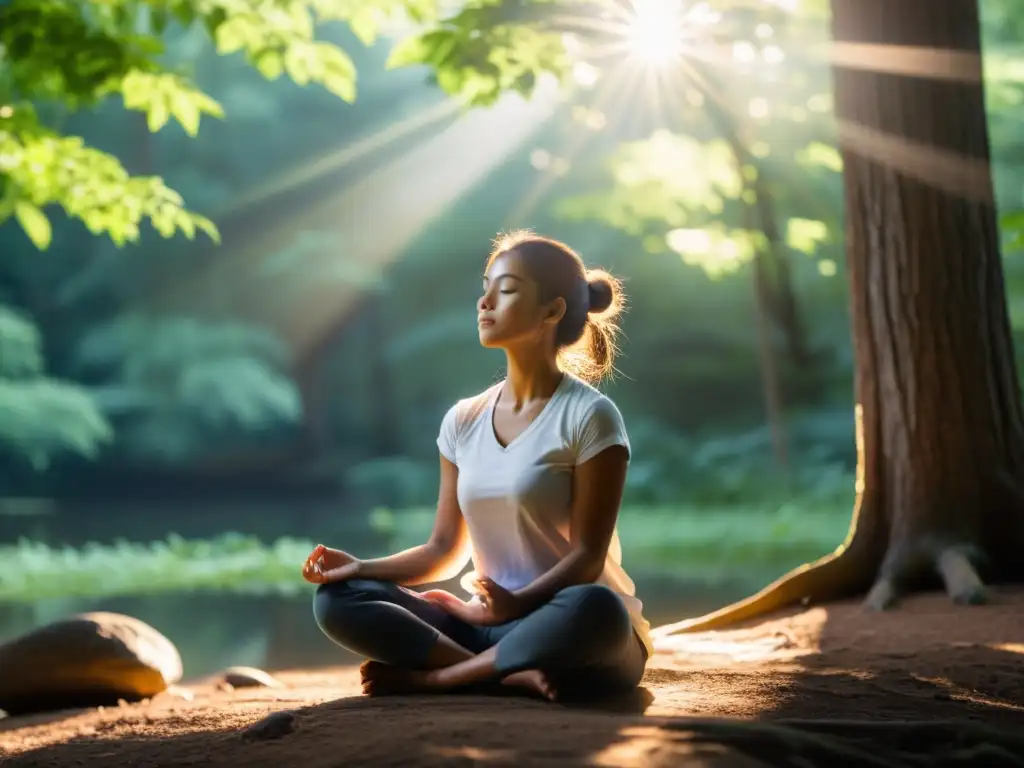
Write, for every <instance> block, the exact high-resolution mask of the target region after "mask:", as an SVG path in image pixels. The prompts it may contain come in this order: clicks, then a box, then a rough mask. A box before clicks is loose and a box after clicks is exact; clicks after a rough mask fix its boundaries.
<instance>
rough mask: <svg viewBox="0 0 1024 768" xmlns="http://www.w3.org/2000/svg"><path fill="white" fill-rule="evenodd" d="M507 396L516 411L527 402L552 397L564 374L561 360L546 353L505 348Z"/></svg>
mask: <svg viewBox="0 0 1024 768" xmlns="http://www.w3.org/2000/svg"><path fill="white" fill-rule="evenodd" d="M505 358H506V374H505V393H504V394H505V397H507V398H508V399H509V401H510V403H511V405H512V407H513V408H514V409H515V410H517V411H518V410H520V409H521V408H522V407H523V406H524V405H526V403H529V402H530V401H532V400H539V399H542V398H546V397H551V396H552V395H553V394H554V393H555V390H556V389H557V388H558V385H559V383H560V382H561V381H562V376H563V375H564V374H563V373H562V371H561V370H559V368H558V363H557V362H556V361H555V360H554V359H553V358H549V357H548V356H546V355H537V354H536V352H535V351H534V352H533V353H532V354H530V353H527V354H523V353H517V352H514V351H512V350H506V352H505Z"/></svg>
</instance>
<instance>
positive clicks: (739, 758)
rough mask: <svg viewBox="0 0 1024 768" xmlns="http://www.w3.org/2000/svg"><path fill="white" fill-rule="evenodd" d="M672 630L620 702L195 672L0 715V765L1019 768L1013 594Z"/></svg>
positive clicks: (1022, 694)
mask: <svg viewBox="0 0 1024 768" xmlns="http://www.w3.org/2000/svg"><path fill="white" fill-rule="evenodd" d="M674 640H675V643H674V647H672V648H669V649H666V650H664V651H661V652H659V653H658V654H657V655H656V656H655V657H654V658H653V659H652V661H651V664H650V666H649V672H648V674H647V677H646V679H645V681H644V688H643V689H642V690H641V691H640V692H639V695H638V696H636V697H634V698H633V699H631V700H628V701H618V702H604V703H601V704H595V705H594V706H593V707H591V708H587V709H581V708H569V707H565V706H561V705H557V704H549V703H545V702H541V701H535V700H532V699H521V698H504V697H497V696H478V695H474V696H469V695H459V696H443V697H442V696H438V697H422V696H420V697H396V698H374V699H370V698H365V697H362V696H360V695H358V690H359V689H358V675H357V672H356V670H355V669H353V668H336V669H326V670H317V671H311V670H298V671H284V672H281V673H279V677H280V679H281V680H282V681H283V682H284V683H285V685H284V687H282V688H259V689H238V690H224V689H223V688H221V689H218V687H217V685H216V684H214V683H212V682H209V681H207V682H203V681H197V682H195V683H193V684H189V685H186V686H185V687H184V688H183V689H182V690H178V691H172V692H168V693H166V694H162V695H160V696H159V697H157V698H155V699H153V700H152V701H148V702H143V703H138V704H131V705H124V706H121V707H115V708H107V709H103V710H95V709H92V710H87V711H78V712H68V713H61V714H59V715H56V716H55V715H48V716H46V717H41V716H35V717H27V718H17V719H16V718H9V719H7V720H0V763H2V764H3V765H4V766H5V768H7V767H8V766H9V767H10V768H21V766H33V768H57V767H58V766H59V767H60V768H64V767H65V766H83V765H111V766H114V765H117V766H121V765H123V766H129V765H130V766H137V767H138V768H144V767H146V766H160V768H166V767H167V766H225V767H226V766H232V767H234V766H245V767H246V768H250V767H251V768H256V767H257V766H268V768H274V767H277V766H289V767H290V766H297V767H299V766H301V767H302V768H321V767H326V766H341V765H357V766H358V765H402V766H414V765H415V766H421V765H488V766H490V765H519V766H548V765H550V766H559V768H561V767H562V766H568V765H599V766H611V765H626V766H644V768H648V767H651V768H654V767H656V766H669V765H671V766H678V765H687V766H689V765H694V766H696V765H699V766H723V765H730V766H732V765H737V766H756V765H791V766H818V765H823V763H824V761H826V760H828V761H831V762H836V763H838V764H842V765H846V766H860V765H886V766H912V765H928V766H948V765H979V764H984V765H988V766H1000V765H1008V766H1011V765H1012V766H1017V765H1024V590H1005V591H1002V592H999V593H997V594H996V595H995V601H994V604H993V605H990V606H985V607H975V608H955V607H953V606H951V605H950V604H949V602H948V601H947V599H946V598H945V597H943V596H941V595H928V596H922V597H917V598H914V599H912V600H910V601H908V602H907V603H905V604H904V605H903V606H902V608H900V609H899V610H898V611H895V612H892V613H887V614H884V615H869V614H864V613H862V612H861V611H860V609H859V607H858V606H856V605H853V604H839V605H835V606H829V607H827V608H815V609H812V610H809V611H805V612H802V613H798V614H795V615H789V616H783V617H781V618H777V619H773V620H771V621H767V622H764V623H761V624H758V625H756V626H753V627H750V628H746V629H740V630H735V631H730V632H719V633H706V634H702V635H684V636H679V637H678V638H674ZM274 713H282V714H276V715H275V714H274ZM268 716H271V717H270V720H269V721H266V720H265V718H267V717H268ZM850 720H855V721H858V722H844V721H850ZM950 720H955V721H957V722H956V723H950V722H946V721H950ZM261 721H262V722H261ZM895 721H917V724H914V723H908V722H900V723H896V722H895ZM994 729H1006V731H1005V732H1004V733H1000V732H997V731H996V730H994ZM986 745H987V746H986ZM982 753H984V758H983V757H982ZM982 759H984V762H983V763H980V762H978V761H979V760H982Z"/></svg>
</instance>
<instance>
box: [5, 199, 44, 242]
mask: <svg viewBox="0 0 1024 768" xmlns="http://www.w3.org/2000/svg"><path fill="white" fill-rule="evenodd" d="M14 215H15V217H17V219H18V223H19V224H21V228H22V229H24V230H25V234H27V235H28V236H29V239H30V240H31V241H32V242H33V243H34V244H35V246H36V248H38V249H39V250H41V251H45V250H46V249H47V248H49V247H50V241H51V239H52V237H53V230H52V229H51V227H50V220H49V219H48V218H47V217H46V214H45V213H43V212H42V211H41V210H40V209H39V208H37V207H36V206H35V205H33V204H32V203H30V202H28V201H27V200H18V201H17V202H16V203H15V204H14Z"/></svg>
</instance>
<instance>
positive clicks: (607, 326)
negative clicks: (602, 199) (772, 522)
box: [487, 230, 626, 382]
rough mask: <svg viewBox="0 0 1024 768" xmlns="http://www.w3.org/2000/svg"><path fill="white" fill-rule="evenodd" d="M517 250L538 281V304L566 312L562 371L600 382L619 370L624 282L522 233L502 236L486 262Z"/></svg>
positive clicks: (558, 339) (560, 246)
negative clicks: (561, 306)
mask: <svg viewBox="0 0 1024 768" xmlns="http://www.w3.org/2000/svg"><path fill="white" fill-rule="evenodd" d="M512 251H514V252H515V253H516V255H518V256H519V258H521V259H522V260H523V264H524V266H525V267H526V270H527V272H528V273H529V275H530V277H531V278H532V279H533V280H534V281H535V282H536V283H537V286H538V293H539V296H538V298H539V300H540V301H541V302H548V301H553V300H554V299H556V298H559V297H560V298H562V299H563V300H564V301H565V314H564V315H563V316H562V319H561V321H559V323H558V328H557V330H556V331H555V348H556V349H557V351H558V364H559V367H560V368H561V369H562V370H563V371H567V372H568V373H572V374H573V375H575V376H578V377H579V378H581V379H583V380H585V381H589V382H596V381H599V380H601V379H603V378H604V377H605V376H607V375H608V374H610V373H611V372H612V371H614V370H615V355H616V353H617V352H618V347H617V346H616V339H617V337H618V334H619V325H618V323H617V322H616V318H617V317H618V316H619V315H620V314H621V313H622V311H623V309H625V305H626V302H625V294H624V293H623V291H622V283H621V282H620V281H619V280H618V279H617V278H615V277H613V276H612V275H611V274H609V273H608V272H606V271H605V270H603V269H587V267H586V265H585V264H584V263H583V259H581V258H580V256H579V254H578V253H576V251H574V250H573V249H572V248H570V247H569V246H568V245H566V244H565V243H561V242H559V241H558V240H552V239H551V238H548V237H541V236H540V235H535V234H534V233H533V232H530V231H529V230H518V231H515V232H511V233H509V234H506V235H501V236H499V237H498V238H497V239H496V240H495V241H494V249H493V250H492V251H491V255H490V257H489V258H488V259H487V267H488V268H490V266H491V264H492V263H493V261H494V260H495V259H496V258H498V257H499V256H501V255H502V254H505V253H510V252H512Z"/></svg>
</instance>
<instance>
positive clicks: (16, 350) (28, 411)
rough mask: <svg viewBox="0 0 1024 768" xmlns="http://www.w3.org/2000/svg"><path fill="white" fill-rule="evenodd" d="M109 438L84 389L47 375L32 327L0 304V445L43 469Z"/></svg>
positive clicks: (91, 452)
mask: <svg viewBox="0 0 1024 768" xmlns="http://www.w3.org/2000/svg"><path fill="white" fill-rule="evenodd" d="M111 438H112V431H111V428H110V424H109V423H108V422H107V420H106V419H105V418H104V416H103V415H102V414H101V413H100V411H99V410H98V409H97V407H96V404H95V403H94V402H93V401H92V399H91V398H90V397H89V394H88V392H86V391H85V390H84V389H83V388H82V387H80V386H78V385H75V384H71V383H65V382H60V381H56V380H54V379H51V378H47V376H46V375H45V371H44V362H43V353H42V346H41V340H40V337H39V331H38V330H37V329H36V326H35V325H34V324H33V323H32V322H31V321H30V320H29V319H28V318H26V317H24V316H23V315H21V314H20V313H18V312H15V311H13V310H12V309H10V308H9V307H6V306H4V305H3V304H0V448H2V449H3V451H4V452H13V453H14V454H16V455H18V456H23V457H25V458H27V459H28V461H29V462H30V463H31V465H32V466H33V467H34V468H36V469H37V470H42V469H45V468H46V467H47V466H48V465H49V464H50V462H51V461H52V460H53V459H54V458H55V457H57V456H60V455H61V454H64V453H72V454H77V455H79V456H85V457H92V456H95V455H96V453H97V452H98V451H99V449H100V448H101V447H102V446H103V445H104V444H106V443H108V442H109V441H110V439H111Z"/></svg>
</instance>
